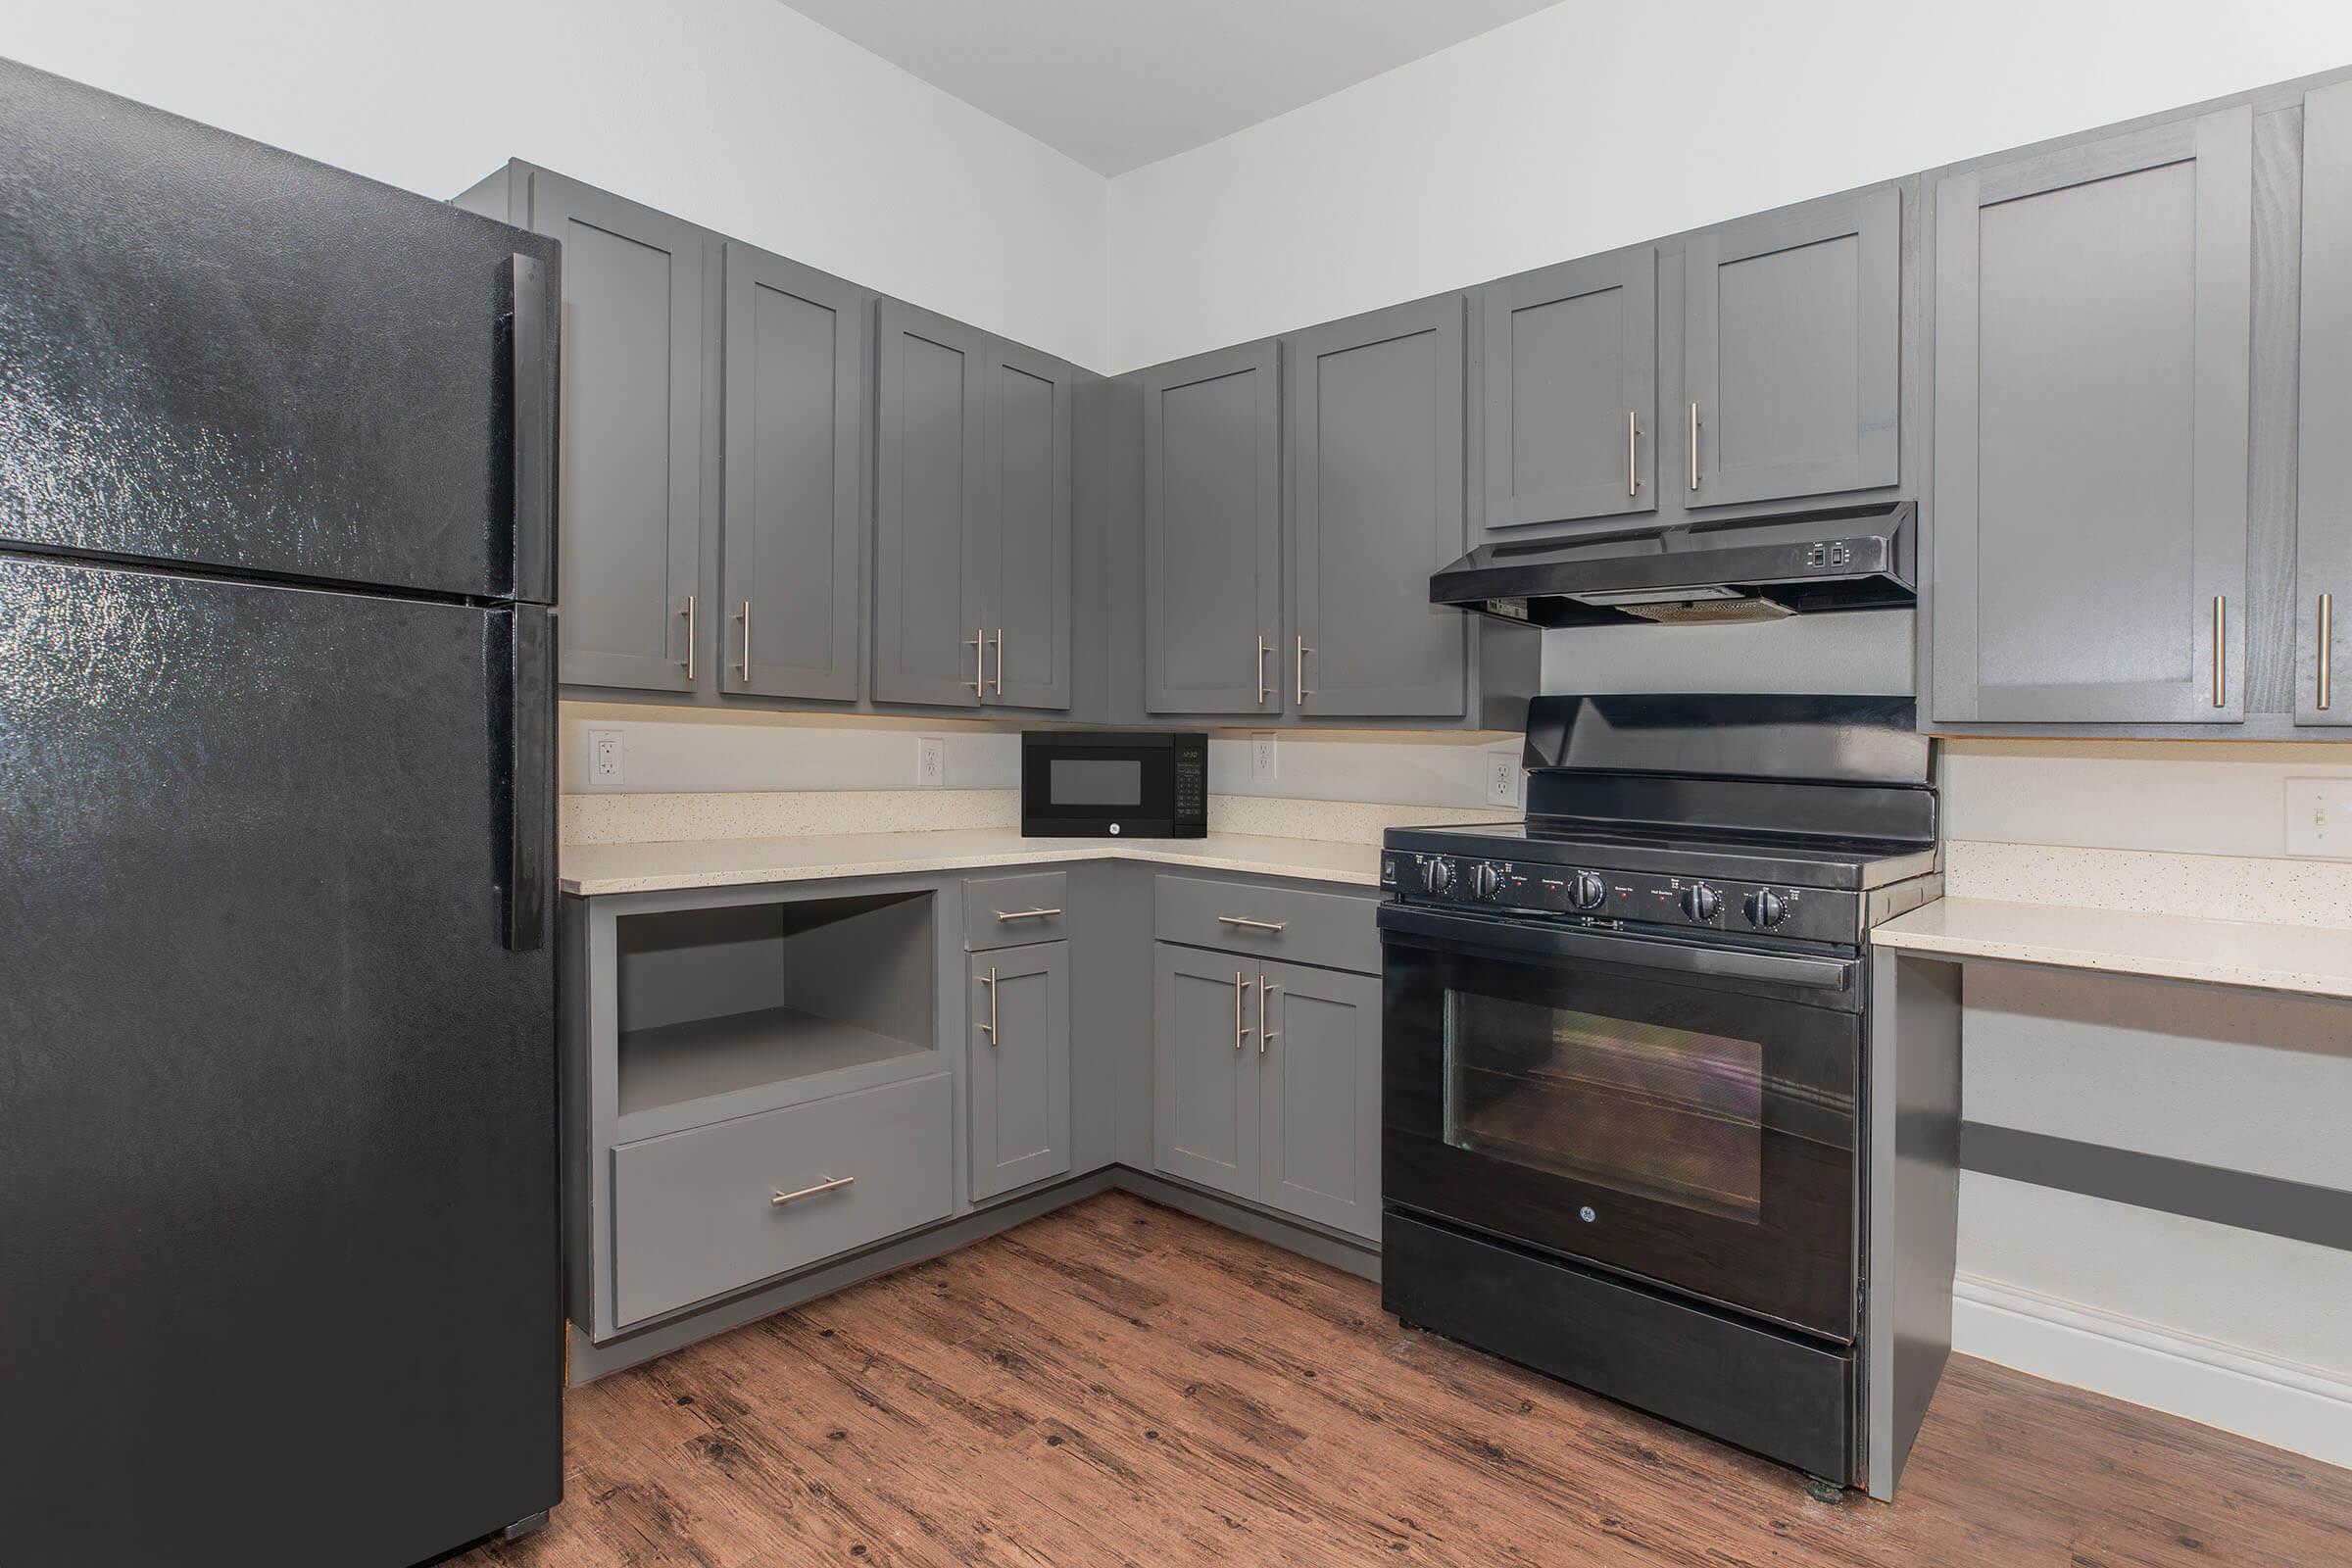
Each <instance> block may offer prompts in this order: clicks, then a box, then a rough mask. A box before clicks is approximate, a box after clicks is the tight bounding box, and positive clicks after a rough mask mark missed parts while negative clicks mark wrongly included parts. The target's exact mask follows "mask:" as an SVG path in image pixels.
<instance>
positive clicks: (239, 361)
mask: <svg viewBox="0 0 2352 1568" xmlns="http://www.w3.org/2000/svg"><path fill="white" fill-rule="evenodd" d="M557 250H558V247H557V246H556V244H555V243H554V242H553V241H551V240H548V239H545V238H543V237H541V236H538V235H533V234H526V233H524V232H522V231H521V230H518V229H513V228H509V227H507V226H506V225H505V224H503V223H496V222H492V221H489V220H487V219H484V218H478V217H475V216H473V215H472V214H469V213H463V212H460V211H459V210H457V209H456V208H454V207H450V206H448V205H446V204H444V203H441V202H436V201H432V200H429V199H428V198H426V197H422V196H417V195H415V194H412V193H410V192H407V191H399V190H394V189H392V188H391V187H389V186H384V185H378V184H375V183H373V182H372V181H369V180H365V179H361V178H359V177H357V176H356V175H352V174H347V173H344V172H340V171H338V170H332V169H328V168H326V167H325V166H323V165H320V164H314V163H311V162H309V161H307V160H304V159H300V158H296V157H294V156H292V155H291V154H288V153H281V152H278V151H276V150H274V149H272V148H268V147H264V146H262V145H260V144H259V143H256V142H250V141H246V140H244V139H242V138H240V137H236V136H231V135H228V134H226V133H225V132H222V131H218V130H213V129H210V128H208V127H205V126H202V125H197V124H195V123H191V122H188V121H184V120H179V119H176V118H174V117H172V116H170V115H163V114H159V113H157V112H155V111H153V110H150V109H145V108H141V107H139V106H137V105H133V104H129V103H126V102H124V101H123V100H122V99H120V98H114V97H111V96H109V95H107V94H104V93H99V92H95V91H92V90H90V89H88V88H85V87H80V86H76V85H74V84H73V83H70V82H66V81H63V80H60V79H59V78H57V77H55V76H50V75H46V74H43V73H40V72H36V71H30V70H27V69H25V68H24V67H22V66H16V65H11V64H9V63H7V62H5V61H0V542H6V541H13V542H15V543H19V544H26V545H33V546H36V547H39V548H43V549H51V550H64V551H76V552H89V553H93V554H103V555H109V556H119V557H131V558H142V559H148V560H153V561H158V562H166V563H185V564H195V565H204V566H208V567H213V568H217V569H220V570H223V571H227V572H231V573H246V572H253V573H268V574H271V575H277V576H286V577H295V578H303V579H313V580H322V581H332V582H342V583H353V584H367V585H372V586H376V587H383V588H393V589H417V590H423V591H428V592H435V593H444V594H469V595H478V596H481V597H486V598H510V597H513V598H524V599H540V600H544V599H547V598H549V597H551V591H550V588H549V584H551V583H552V581H553V578H552V576H551V574H550V572H549V570H548V568H547V564H546V559H545V555H546V551H547V549H548V543H547V540H546V537H545V529H544V517H545V516H546V515H547V512H546V508H545V506H544V504H543V503H544V498H543V497H536V496H534V495H532V494H531V493H530V492H529V490H528V488H527V487H528V485H530V484H532V483H538V484H542V485H544V484H547V483H552V479H549V478H548V477H547V474H548V473H549V472H550V471H551V470H550V466H549V465H548V463H547V461H546V458H545V455H544V449H545V441H546V440H547V439H552V435H545V436H542V435H541V432H542V431H549V432H552V420H553V418H554V409H553V386H554V382H553V370H552V366H550V365H549V363H548V360H547V357H548V356H549V355H552V354H553V353H554V346H555V344H556V342H557V319H556V314H555V313H556V312H557V311H558V309H559V303H558V302H559V301H560V300H561V298H562V290H561V287H560V285H559V284H558V282H557V280H556V278H555V277H554V275H553V270H552V269H553V267H554V264H555V257H556V253H557ZM517 254H520V255H522V256H523V257H525V258H526V259H529V260H533V261H536V262H538V263H539V264H540V266H541V268H542V274H541V275H540V277H538V278H537V279H536V281H537V282H538V284H539V285H540V286H538V287H536V288H533V287H531V286H530V284H531V282H532V281H533V280H532V279H530V278H528V277H527V276H526V278H525V286H524V288H523V289H522V290H521V291H520V292H521V293H522V296H523V298H524V304H525V310H526V313H534V314H532V315H531V318H530V319H525V320H524V321H523V322H522V325H521V329H520V330H519V331H517V330H516V327H515V322H514V321H513V319H512V316H513V307H514V301H515V296H516V294H517V289H516V286H515V278H516V274H517V269H516V267H515V256H516V255H517ZM524 271H526V272H527V269H526V270H524ZM518 360H521V361H523V362H524V363H522V364H521V365H520V366H519V367H518V365H517V361H518ZM518 386H519V395H518ZM533 421H536V422H533ZM518 423H526V424H530V425H531V428H530V429H528V430H526V431H525V433H524V439H523V441H522V451H521V454H520V459H519V462H518V461H517V456H516V451H515V447H516V426H517V424H518ZM518 474H519V475H520V477H521V478H522V480H523V482H524V486H525V491H524V495H523V498H522V499H523V503H524V504H522V505H520V506H518V505H517V495H516V491H517V484H516V479H517V475H518ZM534 500H537V501H540V502H542V504H541V505H539V506H533V505H531V502H533V501H534ZM518 521H519V524H520V528H521V530H522V536H521V537H519V538H518V537H517V524H518ZM534 521H538V522H539V523H540V524H541V526H540V527H539V529H538V531H537V533H536V536H534V534H533V523H534ZM518 556H519V557H520V560H519V562H518V560H517V558H518Z"/></svg>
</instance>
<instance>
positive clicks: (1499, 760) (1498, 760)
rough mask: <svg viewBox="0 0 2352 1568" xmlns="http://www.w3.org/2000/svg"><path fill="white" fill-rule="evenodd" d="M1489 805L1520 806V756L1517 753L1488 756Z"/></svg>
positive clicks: (1494, 753) (1499, 753)
mask: <svg viewBox="0 0 2352 1568" xmlns="http://www.w3.org/2000/svg"><path fill="white" fill-rule="evenodd" d="M1487 804H1488V805H1489V806H1517V805H1518V804H1519V756H1518V754H1517V753H1516V752H1489V753H1488V754H1487Z"/></svg>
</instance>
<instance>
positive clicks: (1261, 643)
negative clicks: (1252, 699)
mask: <svg viewBox="0 0 2352 1568" xmlns="http://www.w3.org/2000/svg"><path fill="white" fill-rule="evenodd" d="M1273 693H1274V688H1273V687H1271V686H1269V685H1267V684H1266V639H1265V638H1264V637H1263V636H1262V635H1261V636H1260V637H1259V638H1258V639H1257V706H1258V707H1260V708H1263V707H1265V706H1266V699H1267V698H1268V697H1270V696H1272V695H1273Z"/></svg>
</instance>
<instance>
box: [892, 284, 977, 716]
mask: <svg viewBox="0 0 2352 1568" xmlns="http://www.w3.org/2000/svg"><path fill="white" fill-rule="evenodd" d="M876 315H877V317H878V322H877V331H878V336H879V343H878V361H879V363H878V365H877V367H876V375H875V383H874V385H875V394H874V420H875V430H874V466H875V484H874V503H875V504H874V700H875V701H876V702H883V703H927V704H932V705H935V706H946V707H960V708H970V707H974V706H976V705H977V704H978V703H979V701H980V689H981V687H982V686H983V685H985V684H986V682H985V681H984V679H983V678H982V674H981V666H982V662H983V661H984V660H985V659H986V657H987V648H986V638H985V637H984V636H983V634H982V632H981V630H980V624H979V621H978V620H977V619H976V618H975V617H974V616H973V614H972V613H971V609H970V607H969V606H968V604H967V603H966V599H965V594H964V583H965V580H966V578H967V576H968V575H969V573H970V569H971V567H972V565H973V564H974V556H973V554H972V553H973V552H974V551H975V550H976V549H977V548H979V547H980V545H981V543H982V541H984V540H985V539H986V538H987V537H988V535H989V533H990V531H991V529H990V527H989V524H988V523H987V521H986V519H985V512H986V508H987V506H988V495H987V483H986V479H987V475H986V472H985V469H984V466H983V464H982V461H981V443H982V439H983V436H984V419H983V415H982V405H983V403H984V401H985V397H986V387H987V366H988V359H989V354H990V346H989V340H988V334H986V333H985V332H982V331H980V330H978V329H977V328H975V327H969V326H965V325H963V324H962V323H961V322H959V321H951V320H949V319H947V318H946V317H943V316H934V315H932V314H931V313H930V312H928V311H922V310H917V309H916V308H915V307H913V306H911V305H905V304H901V303H900V302H899V301H897V300H883V301H882V302H881V303H880V306H879V307H878V310H877V312H876Z"/></svg>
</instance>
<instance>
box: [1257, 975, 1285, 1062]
mask: <svg viewBox="0 0 2352 1568" xmlns="http://www.w3.org/2000/svg"><path fill="white" fill-rule="evenodd" d="M1281 989H1282V987H1280V986H1278V985H1276V984H1275V983H1274V982H1273V981H1271V980H1269V979H1267V978H1266V977H1265V976H1264V975H1262V974H1261V975H1259V976H1258V977H1257V1054H1259V1055H1261V1056H1262V1055H1264V1054H1266V1043H1267V1042H1268V1041H1270V1040H1272V1039H1274V1038H1275V1037H1277V1036H1278V1035H1280V1034H1281V1033H1282V1031H1281V1030H1279V1029H1269V1028H1267V1027H1266V1005H1267V1004H1268V1003H1270V1002H1272V1001H1273V1000H1274V993H1275V992H1277V991H1280V990H1281Z"/></svg>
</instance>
